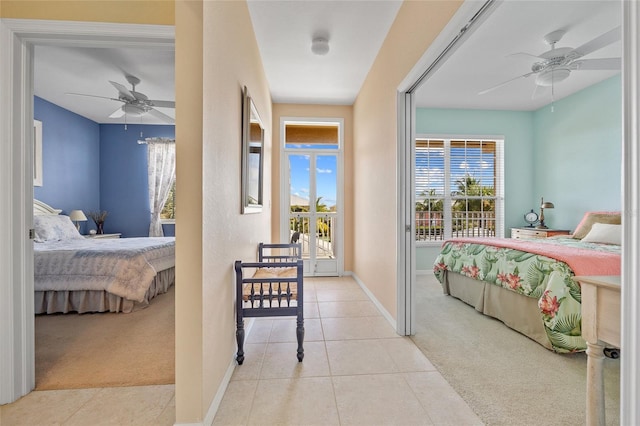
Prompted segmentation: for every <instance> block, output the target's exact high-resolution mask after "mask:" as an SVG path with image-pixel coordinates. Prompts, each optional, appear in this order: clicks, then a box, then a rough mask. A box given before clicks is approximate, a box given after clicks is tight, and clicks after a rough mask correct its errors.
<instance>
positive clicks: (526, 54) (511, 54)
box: [506, 52, 545, 59]
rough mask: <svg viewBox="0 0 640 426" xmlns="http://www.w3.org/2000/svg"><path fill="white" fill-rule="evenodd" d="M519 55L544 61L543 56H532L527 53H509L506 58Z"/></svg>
mask: <svg viewBox="0 0 640 426" xmlns="http://www.w3.org/2000/svg"><path fill="white" fill-rule="evenodd" d="M520 55H524V56H529V57H531V58H538V59H545V58H544V57H543V56H538V55H534V54H532V53H527V52H514V53H509V54H508V55H507V56H506V57H507V58H508V57H510V56H520Z"/></svg>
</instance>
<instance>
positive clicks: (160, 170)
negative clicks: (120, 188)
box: [146, 138, 176, 237]
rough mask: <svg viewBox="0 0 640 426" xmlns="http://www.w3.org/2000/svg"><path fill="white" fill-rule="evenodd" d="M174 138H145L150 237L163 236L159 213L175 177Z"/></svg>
mask: <svg viewBox="0 0 640 426" xmlns="http://www.w3.org/2000/svg"><path fill="white" fill-rule="evenodd" d="M175 142H176V141H175V139H165V138H147V139H146V143H147V164H148V167H149V170H148V176H149V207H150V210H151V223H150V224H149V236H150V237H163V236H164V232H163V231H162V223H161V222H160V213H161V212H162V209H163V208H164V203H166V202H167V198H168V196H169V191H170V190H171V186H172V185H173V181H174V180H175V177H176V143H175Z"/></svg>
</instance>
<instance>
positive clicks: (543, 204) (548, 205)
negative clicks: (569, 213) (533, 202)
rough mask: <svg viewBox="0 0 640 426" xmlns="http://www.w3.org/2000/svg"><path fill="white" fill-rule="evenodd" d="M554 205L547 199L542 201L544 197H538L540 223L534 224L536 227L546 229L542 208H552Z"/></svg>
mask: <svg viewBox="0 0 640 426" xmlns="http://www.w3.org/2000/svg"><path fill="white" fill-rule="evenodd" d="M554 207H555V206H554V205H553V203H551V202H549V201H546V202H545V201H544V198H541V199H540V224H539V225H538V226H536V228H538V229H548V228H547V225H545V224H544V209H552V208H554Z"/></svg>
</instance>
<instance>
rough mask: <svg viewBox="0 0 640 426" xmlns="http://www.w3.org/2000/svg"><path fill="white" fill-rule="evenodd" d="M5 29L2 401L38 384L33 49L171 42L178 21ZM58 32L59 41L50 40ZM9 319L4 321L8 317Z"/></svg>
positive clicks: (17, 23) (1, 38) (0, 67)
mask: <svg viewBox="0 0 640 426" xmlns="http://www.w3.org/2000/svg"><path fill="white" fill-rule="evenodd" d="M0 26H1V31H0V45H1V48H0V51H1V52H2V58H3V59H2V61H0V77H1V79H2V81H3V82H6V86H7V87H8V88H10V89H11V90H7V91H6V92H5V94H6V96H2V99H1V100H0V103H1V104H2V107H1V108H0V111H3V112H2V114H0V134H1V135H2V136H0V137H1V138H2V139H1V141H2V144H0V145H2V146H5V147H6V148H7V153H9V152H11V154H9V155H2V156H0V157H1V159H0V164H1V167H0V169H2V170H8V171H11V176H13V177H12V178H11V179H10V178H9V176H10V175H9V174H4V173H3V176H2V177H1V178H0V183H1V184H2V186H3V188H5V189H6V190H5V191H2V192H3V193H4V194H5V195H3V205H6V206H8V209H9V212H10V214H8V215H7V216H8V217H10V218H11V219H10V220H8V221H6V222H4V223H3V224H0V233H2V234H3V235H6V238H5V242H6V245H3V248H2V250H0V252H1V253H0V254H2V256H0V258H1V259H2V261H0V265H1V266H2V268H0V269H2V270H3V271H6V277H11V279H6V280H3V281H2V283H0V294H2V297H0V312H3V313H6V316H5V315H3V316H2V321H1V322H0V323H1V324H2V326H0V335H2V336H4V337H3V339H2V345H0V360H1V361H2V362H0V376H2V377H3V378H4V377H6V378H11V379H10V380H9V379H8V380H2V385H0V404H4V403H9V402H12V401H15V400H16V399H18V398H19V397H20V396H23V395H26V394H28V393H29V392H31V390H32V389H33V388H34V385H35V369H34V346H33V341H34V307H33V294H34V287H33V245H32V242H31V240H30V239H29V229H30V228H32V224H33V170H32V166H31V163H32V159H33V152H32V149H31V146H32V142H33V141H32V133H33V132H32V128H33V93H34V91H33V50H34V46H35V45H39V44H49V45H50V44H52V43H57V44H59V45H67V46H87V45H88V44H91V43H95V44H96V45H98V46H99V45H119V46H129V47H134V46H135V47H143V46H148V47H160V46H165V47H166V46H173V44H174V38H175V35H174V32H175V29H174V27H173V26H160V25H130V24H102V23H80V22H73V23H65V22H57V21H42V20H8V19H7V20H5V19H3V20H2V22H1V24H0ZM52 40H55V42H52ZM5 319H6V321H5Z"/></svg>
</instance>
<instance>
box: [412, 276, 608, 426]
mask: <svg viewBox="0 0 640 426" xmlns="http://www.w3.org/2000/svg"><path fill="white" fill-rule="evenodd" d="M416 296H417V297H416V300H417V315H416V323H417V332H416V335H415V336H414V339H413V340H414V342H415V343H416V345H418V347H419V348H420V349H421V350H422V351H423V352H424V353H425V355H426V356H427V357H428V358H429V360H430V361H431V362H432V363H433V364H434V366H435V367H436V368H437V369H438V370H439V371H440V372H441V373H442V375H443V376H444V377H445V378H446V379H447V381H448V382H449V383H450V384H451V385H452V386H453V388H454V389H455V390H456V391H457V392H458V393H459V394H460V395H461V396H462V397H463V398H464V400H465V401H466V402H467V403H468V404H469V406H470V407H471V408H472V409H473V410H474V411H475V412H476V414H477V415H478V416H479V417H480V418H481V419H482V420H483V422H485V424H487V425H547V426H550V425H563V426H566V425H584V423H585V414H584V413H585V406H586V402H585V399H586V390H585V389H586V368H587V362H586V355H585V354H584V353H578V354H569V355H560V354H556V353H554V352H551V351H549V350H547V349H545V348H544V347H542V346H541V345H539V344H538V343H536V342H534V341H533V340H531V339H529V338H528V337H525V336H524V335H522V334H520V333H518V332H516V331H513V330H511V329H510V328H508V327H507V326H505V325H504V324H503V323H502V322H500V321H498V320H495V319H492V318H489V317H487V316H484V315H482V314H481V313H479V312H477V311H476V310H475V309H474V308H472V307H471V306H469V305H467V304H465V303H463V302H461V301H460V300H458V299H455V298H453V297H451V296H445V295H444V294H443V293H442V288H441V287H440V283H438V281H437V280H436V279H435V277H434V276H433V275H432V274H429V275H419V276H418V285H417V288H416ZM619 383H620V362H619V360H612V359H608V358H607V359H605V395H606V401H605V403H606V420H607V424H608V425H617V424H619V422H620V412H619V403H620V402H619V401H620V392H619Z"/></svg>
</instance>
